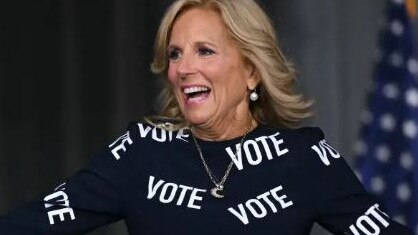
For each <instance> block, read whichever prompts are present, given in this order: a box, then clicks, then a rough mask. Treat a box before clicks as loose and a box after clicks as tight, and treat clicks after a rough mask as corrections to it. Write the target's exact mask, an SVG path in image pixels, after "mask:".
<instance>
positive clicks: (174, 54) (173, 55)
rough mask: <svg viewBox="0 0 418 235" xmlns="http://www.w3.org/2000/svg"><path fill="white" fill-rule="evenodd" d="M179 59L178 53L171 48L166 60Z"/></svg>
mask: <svg viewBox="0 0 418 235" xmlns="http://www.w3.org/2000/svg"><path fill="white" fill-rule="evenodd" d="M179 58H180V51H179V50H178V49H176V48H171V49H169V50H168V59H169V60H177V59H179Z"/></svg>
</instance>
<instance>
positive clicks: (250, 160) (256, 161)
mask: <svg viewBox="0 0 418 235" xmlns="http://www.w3.org/2000/svg"><path fill="white" fill-rule="evenodd" d="M249 145H252V147H253V149H254V151H255V155H256V159H253V158H252V156H251V152H250V148H249ZM244 151H245V155H246V156H247V160H248V163H250V164H251V165H253V166H254V165H258V164H260V163H261V161H262V160H263V159H262V157H263V156H262V155H261V151H260V149H259V148H258V145H257V142H255V141H254V140H247V141H245V143H244Z"/></svg>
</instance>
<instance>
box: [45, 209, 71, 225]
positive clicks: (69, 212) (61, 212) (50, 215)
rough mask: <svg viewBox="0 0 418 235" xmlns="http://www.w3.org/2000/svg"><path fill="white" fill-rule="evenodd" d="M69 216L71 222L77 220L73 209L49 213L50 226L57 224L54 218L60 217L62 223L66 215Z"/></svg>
mask: <svg viewBox="0 0 418 235" xmlns="http://www.w3.org/2000/svg"><path fill="white" fill-rule="evenodd" d="M65 214H69V215H70V219H71V220H75V215H74V211H73V209H71V208H62V209H58V210H53V211H48V219H49V224H51V225H53V224H55V220H54V216H56V215H58V216H59V219H60V221H64V220H65V218H64V215H65Z"/></svg>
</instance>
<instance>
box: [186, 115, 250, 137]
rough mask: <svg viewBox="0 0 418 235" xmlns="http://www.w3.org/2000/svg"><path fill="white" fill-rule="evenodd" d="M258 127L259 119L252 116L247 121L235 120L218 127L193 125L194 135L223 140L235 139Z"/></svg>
mask: <svg viewBox="0 0 418 235" xmlns="http://www.w3.org/2000/svg"><path fill="white" fill-rule="evenodd" d="M256 127H257V121H255V120H254V119H253V118H252V117H250V119H249V120H246V121H239V120H237V121H235V122H233V124H232V123H227V124H226V125H218V126H217V128H206V127H204V126H198V125H195V126H192V128H191V129H192V132H193V135H194V136H196V137H197V138H199V139H203V140H209V141H221V140H229V139H234V138H237V137H240V136H243V135H245V134H246V133H248V132H250V131H251V130H253V129H254V128H256Z"/></svg>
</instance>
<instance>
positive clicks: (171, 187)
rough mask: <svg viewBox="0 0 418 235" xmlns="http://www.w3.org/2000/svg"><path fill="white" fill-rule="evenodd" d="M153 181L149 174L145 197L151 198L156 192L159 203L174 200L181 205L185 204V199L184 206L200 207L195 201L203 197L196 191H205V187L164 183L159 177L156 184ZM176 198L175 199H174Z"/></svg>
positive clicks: (153, 178)
mask: <svg viewBox="0 0 418 235" xmlns="http://www.w3.org/2000/svg"><path fill="white" fill-rule="evenodd" d="M154 181H156V180H155V177H154V176H152V175H150V177H149V181H148V195H147V199H152V198H153V197H154V196H155V195H156V194H157V193H158V194H159V196H158V200H159V201H160V202H161V203H164V204H167V203H172V202H173V201H176V205H177V206H181V205H183V204H185V201H187V205H186V206H187V207H188V208H192V209H198V210H200V209H201V206H200V205H197V201H202V200H203V197H202V196H200V195H198V193H205V192H206V190H205V189H199V188H193V187H190V186H186V185H178V184H175V183H166V182H165V181H164V180H161V179H160V180H158V182H157V183H156V184H155V183H154ZM179 188H180V190H179ZM160 189H161V190H160ZM176 198H177V200H175V199H176Z"/></svg>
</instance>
